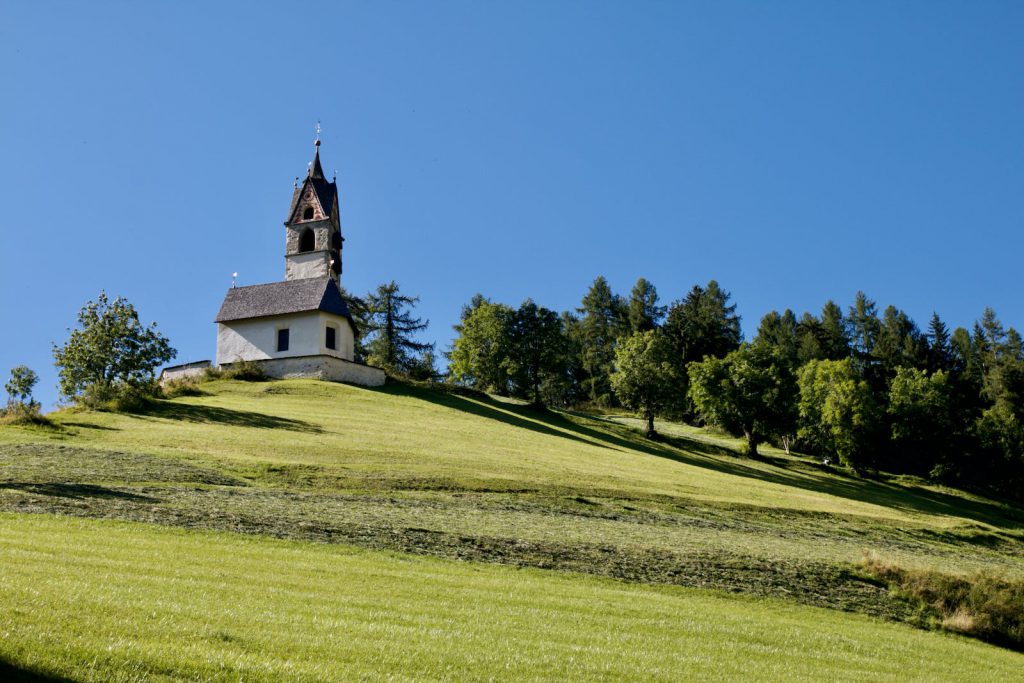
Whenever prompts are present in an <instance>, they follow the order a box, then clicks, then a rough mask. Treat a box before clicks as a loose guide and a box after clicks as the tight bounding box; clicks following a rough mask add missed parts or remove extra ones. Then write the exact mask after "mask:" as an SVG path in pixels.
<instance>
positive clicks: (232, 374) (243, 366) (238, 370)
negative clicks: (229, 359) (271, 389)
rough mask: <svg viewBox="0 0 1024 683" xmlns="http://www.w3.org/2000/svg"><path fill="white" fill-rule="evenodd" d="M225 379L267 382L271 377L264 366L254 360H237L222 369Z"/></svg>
mask: <svg viewBox="0 0 1024 683" xmlns="http://www.w3.org/2000/svg"><path fill="white" fill-rule="evenodd" d="M220 376H221V377H223V378H224V379H237V380H241V381H243V382H265V381H266V380H268V379H270V378H269V377H267V373H266V372H264V371H263V366H262V365H261V364H260V363H259V362H257V361H254V360H236V361H235V362H234V363H231V364H230V365H229V366H228V367H227V368H224V369H223V370H221V373H220Z"/></svg>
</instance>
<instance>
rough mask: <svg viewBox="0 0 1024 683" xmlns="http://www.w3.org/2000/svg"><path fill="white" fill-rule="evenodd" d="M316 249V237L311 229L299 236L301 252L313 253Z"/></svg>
mask: <svg viewBox="0 0 1024 683" xmlns="http://www.w3.org/2000/svg"><path fill="white" fill-rule="evenodd" d="M315 248H316V235H314V234H313V231H312V230H310V229H309V228H306V229H305V230H303V231H302V234H301V235H299V251H300V252H305V251H313V249H315Z"/></svg>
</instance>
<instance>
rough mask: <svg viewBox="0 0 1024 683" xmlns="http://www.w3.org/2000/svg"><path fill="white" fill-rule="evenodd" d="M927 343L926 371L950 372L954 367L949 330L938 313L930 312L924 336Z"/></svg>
mask: <svg viewBox="0 0 1024 683" xmlns="http://www.w3.org/2000/svg"><path fill="white" fill-rule="evenodd" d="M925 339H927V341H928V370H929V371H930V372H937V371H939V370H944V371H946V372H948V371H950V370H952V369H953V367H954V359H953V347H952V346H951V345H950V335H949V328H948V327H946V323H944V322H942V318H940V317H939V314H938V313H935V312H934V311H933V312H932V318H931V320H930V321H929V322H928V332H927V333H926V334H925Z"/></svg>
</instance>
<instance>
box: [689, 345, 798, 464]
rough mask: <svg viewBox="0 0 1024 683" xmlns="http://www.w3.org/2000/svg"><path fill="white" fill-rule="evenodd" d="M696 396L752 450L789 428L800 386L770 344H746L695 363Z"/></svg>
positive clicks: (710, 417)
mask: <svg viewBox="0 0 1024 683" xmlns="http://www.w3.org/2000/svg"><path fill="white" fill-rule="evenodd" d="M688 371H689V375H690V390H689V395H690V399H691V400H692V401H693V403H694V405H695V406H696V408H697V411H698V412H699V413H700V414H701V416H703V417H704V419H705V420H707V421H708V422H710V423H712V424H715V425H718V426H720V427H722V428H724V429H727V430H729V431H731V432H737V431H740V432H742V433H743V435H744V437H746V440H747V455H748V456H750V457H756V456H757V445H758V444H759V443H760V442H762V441H764V440H765V439H766V438H768V437H769V436H773V435H777V434H781V433H784V432H787V431H789V428H790V424H791V421H792V414H793V404H792V401H793V397H794V395H795V393H796V392H795V390H794V387H793V380H792V376H791V375H790V374H789V372H788V371H787V369H786V367H785V363H784V362H780V360H779V358H778V356H777V355H776V354H775V353H773V352H772V351H771V349H769V348H768V347H767V346H764V345H756V344H754V345H752V344H746V345H744V346H741V347H740V348H739V349H737V350H736V351H733V352H731V353H729V354H728V355H726V356H725V358H714V357H712V356H708V357H707V358H705V359H704V360H703V361H700V362H694V363H690V365H689V366H688Z"/></svg>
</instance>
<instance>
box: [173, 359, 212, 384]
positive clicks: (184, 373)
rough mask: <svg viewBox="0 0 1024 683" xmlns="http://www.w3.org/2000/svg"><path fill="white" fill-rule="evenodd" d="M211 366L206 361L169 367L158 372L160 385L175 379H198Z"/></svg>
mask: <svg viewBox="0 0 1024 683" xmlns="http://www.w3.org/2000/svg"><path fill="white" fill-rule="evenodd" d="M212 365H213V364H212V363H211V362H210V361H208V360H200V361H196V362H195V363H185V364H184V365H170V366H168V367H166V368H164V369H163V370H161V371H160V384H164V383H165V382H171V381H173V380H176V379H185V378H186V377H199V376H201V375H202V374H203V373H205V372H206V369H207V368H209V367H211V366H212Z"/></svg>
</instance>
